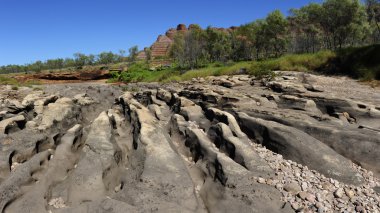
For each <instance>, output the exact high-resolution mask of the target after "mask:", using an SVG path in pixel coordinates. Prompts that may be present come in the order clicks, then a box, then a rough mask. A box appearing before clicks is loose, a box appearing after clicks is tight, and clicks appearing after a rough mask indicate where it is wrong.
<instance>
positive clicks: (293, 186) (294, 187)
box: [284, 182, 301, 194]
mask: <svg viewBox="0 0 380 213" xmlns="http://www.w3.org/2000/svg"><path fill="white" fill-rule="evenodd" d="M284 190H285V191H287V192H289V193H292V194H297V193H298V192H299V191H301V187H300V186H299V185H298V183H297V182H291V183H288V184H286V185H285V186H284Z"/></svg>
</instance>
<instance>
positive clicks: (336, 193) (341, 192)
mask: <svg viewBox="0 0 380 213" xmlns="http://www.w3.org/2000/svg"><path fill="white" fill-rule="evenodd" d="M343 193H344V191H343V189H342V188H339V189H337V190H336V191H335V192H334V196H335V197H337V198H341V197H343Z"/></svg>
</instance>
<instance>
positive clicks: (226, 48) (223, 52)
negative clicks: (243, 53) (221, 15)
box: [206, 27, 232, 62]
mask: <svg viewBox="0 0 380 213" xmlns="http://www.w3.org/2000/svg"><path fill="white" fill-rule="evenodd" d="M206 33H207V51H208V55H209V56H210V60H211V61H212V62H214V61H220V62H225V61H227V60H228V59H229V58H230V55H231V51H232V43H231V36H230V34H229V33H228V32H225V31H222V30H218V29H214V28H211V27H208V28H207V29H206Z"/></svg>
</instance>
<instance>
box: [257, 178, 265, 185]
mask: <svg viewBox="0 0 380 213" xmlns="http://www.w3.org/2000/svg"><path fill="white" fill-rule="evenodd" d="M257 182H258V183H261V184H264V183H265V179H264V178H259V179H257Z"/></svg>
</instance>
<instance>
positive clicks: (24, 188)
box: [0, 72, 380, 212]
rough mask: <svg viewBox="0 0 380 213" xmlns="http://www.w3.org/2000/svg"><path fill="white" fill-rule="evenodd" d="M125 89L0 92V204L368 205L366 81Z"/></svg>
mask: <svg viewBox="0 0 380 213" xmlns="http://www.w3.org/2000/svg"><path fill="white" fill-rule="evenodd" d="M342 82H346V84H347V85H344V84H342ZM336 85H340V86H339V87H337V86H336ZM128 87H130V88H134V89H133V92H128V91H127V92H123V91H122V88H121V87H120V86H112V85H101V84H62V85H49V86H44V88H43V89H42V90H32V89H29V88H20V90H19V91H12V90H11V88H7V87H4V88H3V89H2V90H1V92H0V211H1V212H295V211H296V212H310V211H311V212H334V211H338V212H345V211H346V212H354V211H361V212H365V211H366V212H379V209H380V205H379V203H380V196H379V194H378V193H379V192H378V191H379V190H378V189H379V187H380V182H379V179H378V178H379V176H380V111H379V110H380V92H379V90H378V89H371V88H369V87H366V86H364V85H360V84H358V83H357V82H354V81H353V80H350V79H343V80H342V79H340V78H329V77H322V76H316V75H311V74H303V73H294V72H280V73H278V75H277V76H276V77H275V78H274V79H263V80H256V79H255V78H252V77H250V76H245V75H240V76H219V77H209V78H206V79H193V80H192V81H191V82H183V83H172V84H157V83H150V84H144V83H139V84H132V85H128V86H127V90H128ZM135 88H138V90H139V91H135ZM344 88H345V89H344Z"/></svg>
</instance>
